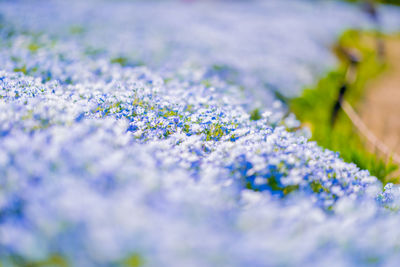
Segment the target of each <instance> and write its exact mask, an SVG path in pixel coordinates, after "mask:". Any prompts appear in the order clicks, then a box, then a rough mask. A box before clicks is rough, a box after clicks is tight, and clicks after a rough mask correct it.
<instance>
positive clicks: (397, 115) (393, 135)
mask: <svg viewBox="0 0 400 267" xmlns="http://www.w3.org/2000/svg"><path fill="white" fill-rule="evenodd" d="M385 62H386V64H387V65H388V68H387V70H385V71H384V72H383V73H382V74H381V75H380V76H379V77H378V78H376V79H374V80H373V81H371V82H370V83H369V84H368V85H367V88H366V95H365V98H364V100H363V103H362V105H361V107H360V109H359V110H360V113H361V118H362V120H363V121H364V123H365V124H366V125H367V127H368V128H369V129H370V130H371V131H372V132H373V134H374V135H375V136H376V137H377V138H378V139H380V140H381V141H382V142H383V143H384V144H385V145H386V146H387V147H388V148H389V149H390V150H391V151H392V152H393V153H397V154H398V155H400V38H399V37H385Z"/></svg>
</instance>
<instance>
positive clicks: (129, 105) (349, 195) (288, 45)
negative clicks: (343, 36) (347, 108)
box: [0, 0, 400, 267]
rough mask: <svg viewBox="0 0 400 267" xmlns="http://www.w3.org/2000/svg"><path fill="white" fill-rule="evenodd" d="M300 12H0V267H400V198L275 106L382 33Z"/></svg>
mask: <svg viewBox="0 0 400 267" xmlns="http://www.w3.org/2000/svg"><path fill="white" fill-rule="evenodd" d="M289 2H290V3H289ZM289 2H283V1H271V2H268V3H266V2H264V1H254V2H252V4H248V3H247V2H231V1H228V2H224V1H221V2H216V3H214V2H196V3H188V2H179V1H169V2H160V1H154V2H153V1H146V2H143V1H123V0H120V1H85V2H82V1H68V3H66V2H65V1H49V2H47V1H46V2H44V1H33V2H32V1H17V2H15V1H2V2H0V8H1V11H2V20H1V24H0V66H1V70H0V265H1V266H136V267H137V266H332V265H335V266H360V265H371V266H379V265H382V266H396V265H397V264H398V263H399V261H400V254H399V253H398V252H399V247H400V231H399V230H398V227H396V226H397V224H398V222H399V220H400V214H399V213H398V210H399V207H400V206H399V205H400V188H399V187H398V186H396V185H393V184H391V183H388V184H387V185H385V186H384V187H383V184H382V183H381V182H380V181H379V179H377V177H375V176H373V175H371V174H370V172H369V171H368V170H363V169H360V168H359V167H357V165H356V164H354V163H349V162H347V163H346V162H345V161H344V160H343V159H342V158H341V157H340V156H339V154H338V153H336V152H333V151H331V150H327V149H324V148H322V147H320V146H318V145H317V143H316V142H314V141H309V140H308V137H309V135H308V131H307V129H305V128H301V127H299V126H300V122H299V121H298V120H297V119H296V117H295V116H294V115H293V114H290V112H288V107H287V106H285V105H284V103H282V101H280V100H279V99H278V98H277V97H275V94H274V93H273V92H279V94H280V95H282V96H283V97H288V96H289V95H292V96H293V95H299V94H301V89H302V88H303V87H304V85H305V84H306V83H308V82H309V81H311V80H313V78H314V77H318V75H319V74H321V73H323V72H324V71H325V70H326V69H327V66H333V64H334V63H335V61H334V56H332V54H331V52H330V45H331V43H332V42H333V40H335V38H336V37H337V35H338V34H339V33H340V32H341V31H343V30H344V29H345V28H348V27H355V26H358V27H361V28H369V27H371V25H370V23H369V21H368V19H367V18H366V17H365V16H364V15H363V13H362V12H360V11H359V10H358V9H357V8H355V7H354V6H351V5H348V4H344V3H341V2H329V3H326V2H318V3H315V2H314V1H310V2H309V1H289ZM382 10H383V12H384V13H385V14H387V16H385V18H387V21H385V22H384V23H383V25H384V30H387V31H393V30H396V29H397V28H396V27H397V26H396V25H398V24H397V22H398V21H399V20H400V13H399V11H398V10H397V11H394V10H391V9H390V10H389V9H385V8H384V7H383V8H382ZM61 11H64V12H61ZM65 11H68V12H65ZM21 12H23V14H24V16H22V15H21ZM316 12H318V14H320V15H319V16H321V17H319V18H316V16H315V14H316ZM266 14H267V15H266ZM338 17H340V20H338ZM110 18H112V19H110ZM293 18H296V19H293ZM316 20H317V21H318V22H319V23H316ZM268 25H269V26H268ZM189 26H190V27H189ZM261 33H262V34H261ZM299 51H300V52H299ZM260 58H261V60H260ZM276 95H278V94H276ZM388 229H390V231H389V230H388Z"/></svg>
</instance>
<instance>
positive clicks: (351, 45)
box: [289, 30, 397, 183]
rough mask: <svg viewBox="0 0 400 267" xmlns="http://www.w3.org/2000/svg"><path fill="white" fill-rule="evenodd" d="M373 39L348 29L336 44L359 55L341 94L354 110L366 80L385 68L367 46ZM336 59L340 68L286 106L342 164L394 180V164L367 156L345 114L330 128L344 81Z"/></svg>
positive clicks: (342, 68)
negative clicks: (352, 75)
mask: <svg viewBox="0 0 400 267" xmlns="http://www.w3.org/2000/svg"><path fill="white" fill-rule="evenodd" d="M373 36H374V35H373V33H368V32H364V33H360V32H357V31H354V30H350V31H347V32H345V33H344V34H343V35H342V36H341V37H340V39H339V42H338V44H339V45H340V46H341V47H345V48H347V49H353V50H356V51H358V52H359V54H360V55H361V61H360V63H359V64H358V67H357V68H358V69H357V73H358V74H357V78H356V80H355V81H354V82H353V83H352V84H350V85H349V87H348V90H347V92H346V95H345V99H346V100H347V101H348V102H349V103H350V104H351V105H353V106H354V107H357V104H358V103H359V102H360V100H361V97H362V96H363V93H364V88H365V85H366V83H367V81H368V80H370V79H373V78H375V77H376V76H377V75H379V74H380V73H381V72H382V71H383V70H384V69H385V66H384V64H381V63H379V61H378V60H377V54H376V52H375V47H374V45H371V43H374V42H373V39H372V38H373ZM339 59H340V65H339V67H338V68H337V69H335V70H332V71H330V72H329V73H328V74H327V75H326V76H325V77H323V78H322V79H321V80H320V81H319V82H318V83H317V84H316V85H315V86H312V87H310V88H306V89H305V90H304V91H303V94H302V95H301V96H300V97H298V98H294V99H291V100H290V101H289V107H290V109H291V111H292V112H293V113H294V114H295V115H296V116H297V118H298V119H299V120H300V121H301V122H302V123H303V125H307V126H308V127H309V128H310V129H311V132H312V138H311V139H312V140H314V141H316V142H317V143H318V144H319V145H320V146H322V147H324V148H327V149H330V150H333V151H337V152H339V154H340V156H341V157H342V158H343V159H344V160H345V161H347V162H354V163H355V164H357V166H358V167H360V168H361V169H367V170H369V171H370V173H371V174H372V175H374V176H376V177H377V178H378V179H380V180H381V181H382V182H383V183H387V182H392V181H395V180H396V179H395V178H394V177H393V175H392V173H393V172H394V171H395V170H396V169H397V165H395V164H393V163H392V162H391V160H386V159H383V158H380V157H379V156H377V155H376V154H374V153H371V151H369V150H368V149H367V147H366V143H365V141H364V139H363V138H362V137H360V136H359V134H358V132H357V129H356V128H355V127H354V126H353V124H352V122H351V121H350V119H349V118H348V117H347V116H346V114H344V113H343V112H342V111H339V114H338V117H337V120H336V123H335V126H334V127H332V126H331V114H332V109H333V105H334V103H335V101H336V99H337V97H338V92H339V88H340V87H341V85H342V84H343V81H344V80H345V72H346V68H347V64H348V63H347V62H346V61H345V60H343V59H341V58H340V57H339Z"/></svg>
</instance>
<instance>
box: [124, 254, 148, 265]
mask: <svg viewBox="0 0 400 267" xmlns="http://www.w3.org/2000/svg"><path fill="white" fill-rule="evenodd" d="M143 263H144V261H143V258H142V257H141V256H140V255H139V254H138V253H133V254H132V255H130V256H129V257H127V258H126V259H124V260H123V262H122V266H126V267H140V266H143Z"/></svg>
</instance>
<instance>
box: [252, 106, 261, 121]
mask: <svg viewBox="0 0 400 267" xmlns="http://www.w3.org/2000/svg"><path fill="white" fill-rule="evenodd" d="M259 119H261V114H260V110H259V109H258V108H256V109H254V110H253V111H252V112H251V113H250V120H252V121H258V120H259Z"/></svg>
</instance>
